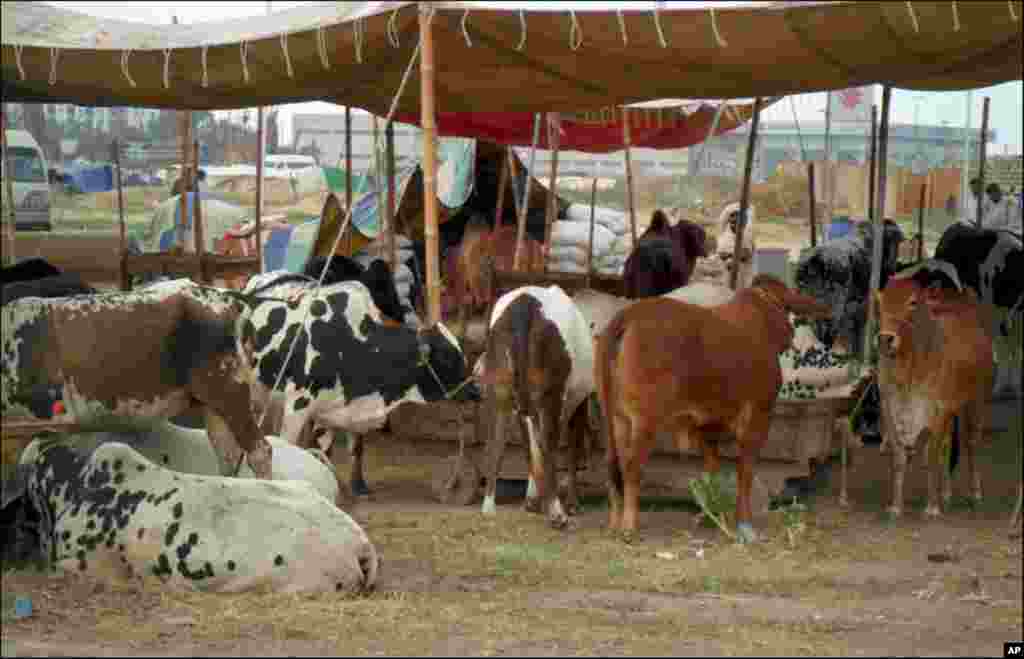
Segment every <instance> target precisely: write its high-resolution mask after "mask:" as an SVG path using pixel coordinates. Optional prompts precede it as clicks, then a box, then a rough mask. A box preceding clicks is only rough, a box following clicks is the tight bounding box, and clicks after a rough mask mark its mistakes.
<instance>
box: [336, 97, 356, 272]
mask: <svg viewBox="0 0 1024 659" xmlns="http://www.w3.org/2000/svg"><path fill="white" fill-rule="evenodd" d="M351 209H352V108H351V107H350V106H348V105H346V106H345V212H346V213H348V212H350V210H351ZM338 221H339V222H341V221H342V218H341V217H339V218H338ZM338 231H341V226H340V225H339V226H338ZM352 235H353V234H352V227H351V226H350V227H349V229H348V250H347V251H346V252H345V253H346V254H348V255H349V256H352Z"/></svg>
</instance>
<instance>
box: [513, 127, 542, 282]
mask: <svg viewBox="0 0 1024 659" xmlns="http://www.w3.org/2000/svg"><path fill="white" fill-rule="evenodd" d="M538 140H540V113H539V112H538V113H536V114H534V115H533V144H532V145H531V146H530V166H529V167H527V168H526V183H525V184H524V185H523V203H521V204H520V205H519V218H518V219H519V226H518V227H517V228H516V255H515V259H514V260H513V265H512V268H513V269H514V270H522V268H523V241H524V240H525V239H526V211H527V210H528V209H529V208H530V183H532V182H533V165H534V163H535V162H536V156H537V141H538Z"/></svg>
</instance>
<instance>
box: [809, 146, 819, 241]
mask: <svg viewBox="0 0 1024 659" xmlns="http://www.w3.org/2000/svg"><path fill="white" fill-rule="evenodd" d="M807 191H808V193H809V194H810V198H811V247H815V246H817V244H818V222H817V212H818V209H817V208H816V206H817V205H818V201H817V199H815V197H814V163H813V162H809V163H807Z"/></svg>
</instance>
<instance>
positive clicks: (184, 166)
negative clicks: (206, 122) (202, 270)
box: [174, 111, 259, 250]
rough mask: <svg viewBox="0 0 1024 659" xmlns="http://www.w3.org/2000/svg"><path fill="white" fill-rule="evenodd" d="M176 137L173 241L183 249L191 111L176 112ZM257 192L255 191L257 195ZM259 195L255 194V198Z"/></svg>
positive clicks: (188, 175) (186, 217) (190, 142)
mask: <svg viewBox="0 0 1024 659" xmlns="http://www.w3.org/2000/svg"><path fill="white" fill-rule="evenodd" d="M178 139H179V140H181V175H180V176H179V178H178V180H179V181H181V188H180V190H179V193H180V196H179V197H178V208H180V209H181V215H180V216H179V217H178V220H179V221H178V223H177V224H176V226H175V227H174V243H175V245H176V246H177V247H178V249H182V250H184V249H185V223H186V222H187V221H188V215H187V214H186V213H187V212H188V194H187V192H188V189H189V187H190V186H189V179H191V178H192V177H191V175H190V172H189V167H188V163H189V160H191V158H190V154H189V151H191V147H192V113H191V112H189V111H182V112H178ZM258 194H259V193H257V195H258ZM258 199H259V197H258V196H257V200H258Z"/></svg>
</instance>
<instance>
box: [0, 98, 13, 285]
mask: <svg viewBox="0 0 1024 659" xmlns="http://www.w3.org/2000/svg"><path fill="white" fill-rule="evenodd" d="M7 112H8V106H7V104H6V103H4V106H3V118H4V120H3V126H2V127H0V133H2V135H0V136H2V137H3V143H2V145H3V159H4V192H6V193H7V220H8V221H7V222H6V223H5V226H4V233H5V234H6V237H7V249H5V250H4V251H3V264H4V265H5V266H8V265H13V264H14V263H15V257H14V235H15V231H16V227H17V220H16V219H15V211H14V185H13V183H12V181H13V179H14V170H13V169H12V168H11V163H10V161H9V160H7Z"/></svg>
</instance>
